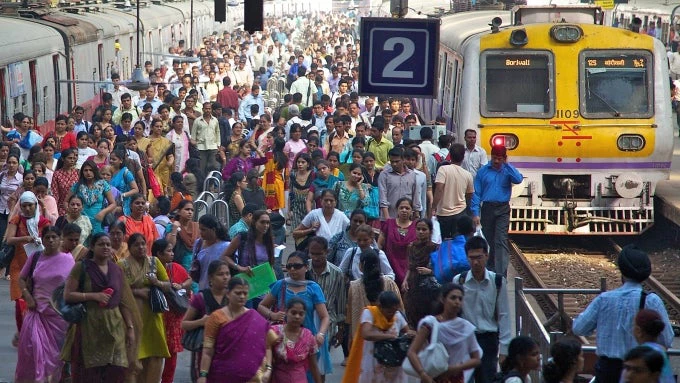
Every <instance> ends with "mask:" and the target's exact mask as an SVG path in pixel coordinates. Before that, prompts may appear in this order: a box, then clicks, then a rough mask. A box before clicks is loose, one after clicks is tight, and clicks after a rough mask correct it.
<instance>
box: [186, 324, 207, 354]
mask: <svg viewBox="0 0 680 383" xmlns="http://www.w3.org/2000/svg"><path fill="white" fill-rule="evenodd" d="M203 331H204V330H203V327H199V328H195V329H193V330H191V331H185V332H184V335H182V347H184V349H185V350H189V351H201V349H202V348H203Z"/></svg>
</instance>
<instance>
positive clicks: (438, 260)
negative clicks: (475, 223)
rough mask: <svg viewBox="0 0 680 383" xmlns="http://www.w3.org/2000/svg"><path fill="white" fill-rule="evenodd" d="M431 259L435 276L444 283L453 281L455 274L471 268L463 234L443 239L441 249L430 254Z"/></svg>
mask: <svg viewBox="0 0 680 383" xmlns="http://www.w3.org/2000/svg"><path fill="white" fill-rule="evenodd" d="M430 260H431V261H432V268H433V270H434V276H435V278H437V281H438V282H439V283H442V284H444V283H447V282H451V281H452V280H453V276H454V275H456V274H459V273H461V272H463V271H465V270H469V269H470V264H469V263H468V260H467V255H466V254H465V239H464V238H463V237H462V236H458V237H456V238H454V239H447V240H445V241H442V243H441V245H440V246H439V250H437V251H434V252H432V254H430Z"/></svg>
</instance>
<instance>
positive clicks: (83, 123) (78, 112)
mask: <svg viewBox="0 0 680 383" xmlns="http://www.w3.org/2000/svg"><path fill="white" fill-rule="evenodd" d="M84 114H85V108H83V107H82V106H80V105H76V107H75V108H73V118H74V119H75V120H76V121H75V127H74V128H73V132H74V133H75V134H76V135H77V134H78V133H79V132H89V131H90V127H91V126H92V123H91V122H90V121H87V120H84V119H83V115H84Z"/></svg>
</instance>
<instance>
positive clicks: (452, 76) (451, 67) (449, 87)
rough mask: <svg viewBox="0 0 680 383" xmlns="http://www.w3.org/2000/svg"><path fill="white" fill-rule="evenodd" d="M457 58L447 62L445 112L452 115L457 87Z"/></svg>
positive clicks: (449, 115)
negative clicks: (454, 93) (454, 92)
mask: <svg viewBox="0 0 680 383" xmlns="http://www.w3.org/2000/svg"><path fill="white" fill-rule="evenodd" d="M457 64H458V63H457V62H456V60H453V61H449V62H447V63H446V77H445V78H444V99H443V102H444V114H445V115H446V117H451V114H452V111H453V91H454V89H455V88H456V72H457V71H456V66H457Z"/></svg>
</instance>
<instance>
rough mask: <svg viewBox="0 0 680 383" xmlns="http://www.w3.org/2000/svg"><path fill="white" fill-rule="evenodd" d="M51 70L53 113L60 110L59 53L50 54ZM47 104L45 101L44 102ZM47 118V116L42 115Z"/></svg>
mask: <svg viewBox="0 0 680 383" xmlns="http://www.w3.org/2000/svg"><path fill="white" fill-rule="evenodd" d="M52 71H53V72H54V114H55V116H56V115H57V114H59V113H60V112H61V83H60V82H59V80H61V71H60V70H59V55H53V56H52ZM45 104H47V103H45ZM43 118H47V116H43Z"/></svg>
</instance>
